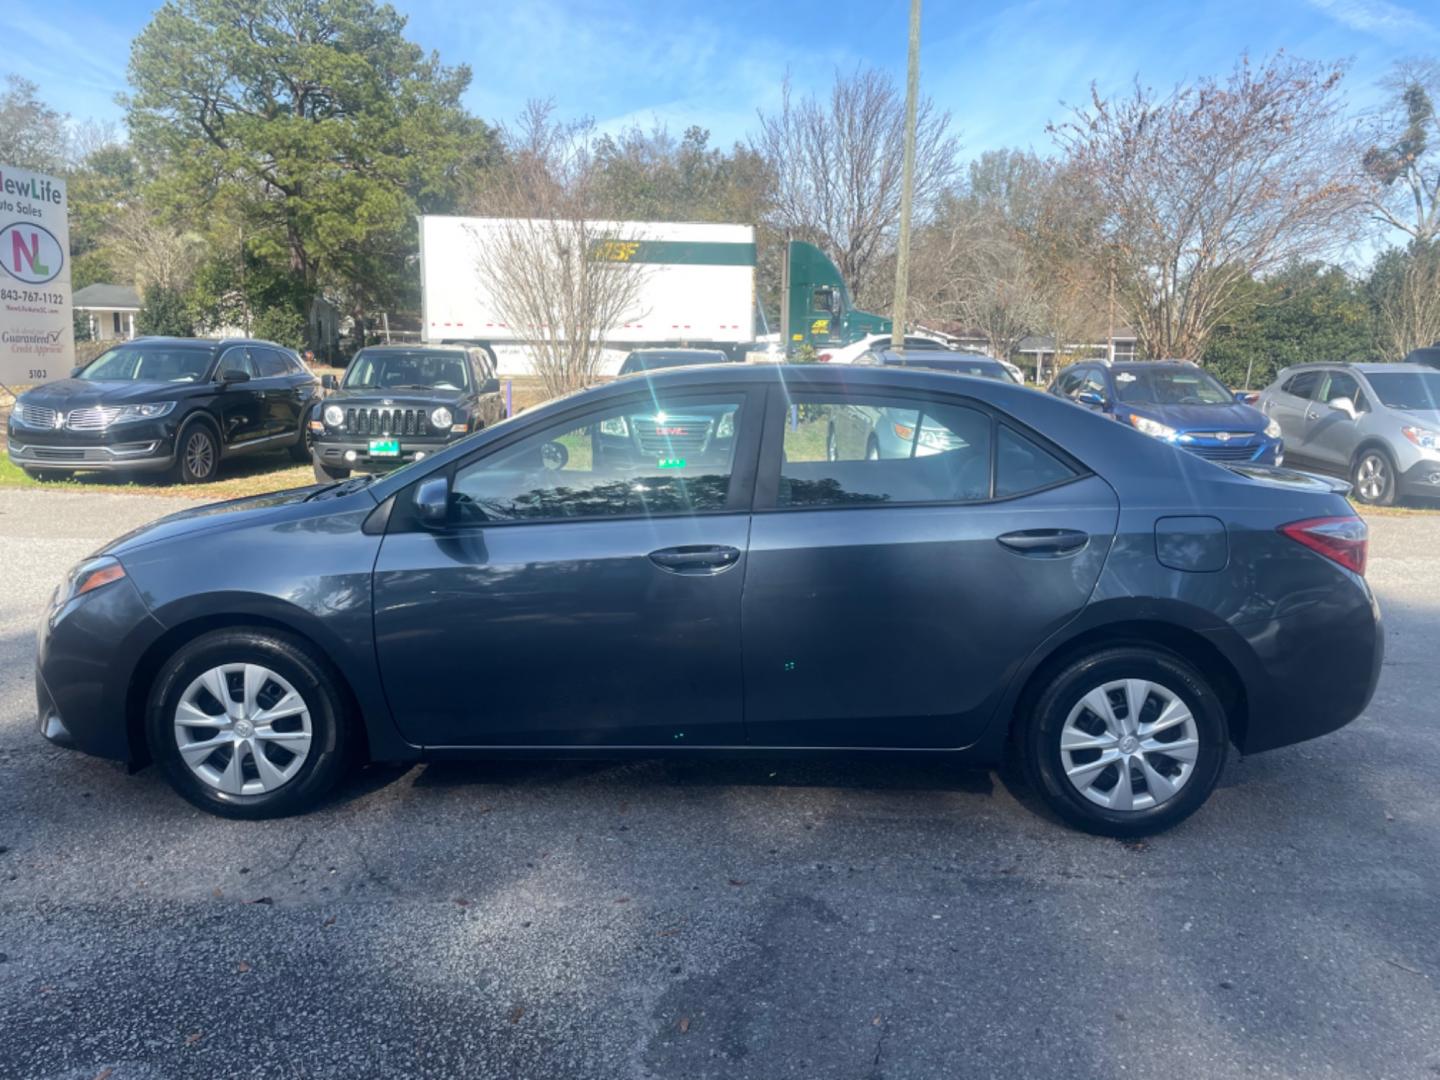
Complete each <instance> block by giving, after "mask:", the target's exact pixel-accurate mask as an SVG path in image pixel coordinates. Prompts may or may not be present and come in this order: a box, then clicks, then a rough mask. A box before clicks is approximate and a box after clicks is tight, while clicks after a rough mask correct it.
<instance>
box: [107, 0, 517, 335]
mask: <svg viewBox="0 0 1440 1080" xmlns="http://www.w3.org/2000/svg"><path fill="white" fill-rule="evenodd" d="M404 29H405V19H404V17H402V16H401V15H399V14H398V13H397V12H396V11H395V9H394V8H392V7H390V6H389V5H385V4H377V3H375V2H373V0H167V3H166V4H165V5H164V6H163V7H162V8H160V10H159V11H158V12H156V14H155V16H154V18H153V19H152V20H151V22H150V24H149V25H148V26H147V27H146V28H145V29H144V30H143V31H142V32H141V33H140V35H139V36H138V37H137V38H136V39H135V41H134V44H133V45H132V48H131V57H130V68H129V77H130V82H131V85H132V86H133V87H134V94H133V96H132V97H130V98H129V99H128V102H127V104H128V108H129V114H128V123H129V125H130V130H131V132H132V136H133V138H134V141H135V144H136V147H137V150H138V151H139V152H140V153H142V154H144V155H146V156H148V157H153V158H155V159H157V160H159V161H160V162H161V163H163V173H162V174H161V175H160V177H159V178H158V179H157V183H156V185H155V194H156V196H157V198H158V199H159V200H160V201H161V202H162V203H163V204H164V205H166V206H168V207H170V208H173V209H177V210H182V211H183V212H184V213H185V215H186V216H187V217H188V218H190V219H194V220H203V219H206V218H210V219H211V220H214V219H215V218H216V217H219V219H220V220H223V221H224V222H225V223H226V224H227V225H228V226H234V225H236V224H238V223H243V224H244V226H245V238H244V244H245V250H246V253H247V254H248V255H250V256H254V257H256V258H259V259H260V260H262V261H265V262H269V263H278V264H280V265H283V266H286V267H288V270H289V272H290V273H291V274H292V275H293V276H294V277H295V278H296V279H297V280H298V282H299V283H300V286H301V288H303V289H304V290H305V291H306V292H307V293H311V294H313V293H314V292H315V291H316V290H317V289H318V288H320V287H321V286H325V285H329V286H331V287H334V288H335V289H337V290H338V291H342V292H344V293H345V294H346V296H347V299H348V301H349V303H350V305H351V307H352V312H353V313H354V314H356V315H363V313H364V312H365V310H366V309H367V308H368V307H369V306H370V305H372V304H376V303H392V302H394V301H395V299H396V298H397V297H408V296H413V288H414V287H413V285H411V284H410V280H411V279H412V278H413V276H414V275H413V270H412V269H411V268H410V267H409V266H407V264H406V256H407V255H408V254H409V253H410V252H412V251H413V249H414V246H415V239H414V233H415V224H414V215H415V214H417V213H424V212H434V211H442V210H446V209H449V208H451V207H453V206H454V205H455V203H456V200H457V198H458V197H459V196H460V195H461V194H462V193H463V191H464V190H465V188H466V186H467V185H468V184H469V183H470V182H471V180H472V177H473V174H474V172H475V170H476V168H477V167H478V166H480V165H483V164H485V163H486V162H487V161H488V160H489V159H490V157H491V154H492V139H491V135H490V132H489V130H488V129H487V128H486V127H485V126H484V125H483V124H481V123H480V122H478V121H476V120H475V119H473V118H472V117H470V116H469V115H468V114H467V113H466V111H465V110H464V108H463V107H462V106H461V103H460V98H461V95H462V94H463V93H464V91H465V89H466V87H467V86H468V85H469V82H470V71H469V69H468V68H467V67H464V66H459V67H454V68H448V67H444V66H442V65H441V63H440V62H439V60H438V58H437V57H436V56H435V55H434V54H426V53H425V52H424V51H423V50H421V49H420V47H419V46H417V45H415V44H413V43H411V42H410V41H407V40H406V38H405V36H404Z"/></svg>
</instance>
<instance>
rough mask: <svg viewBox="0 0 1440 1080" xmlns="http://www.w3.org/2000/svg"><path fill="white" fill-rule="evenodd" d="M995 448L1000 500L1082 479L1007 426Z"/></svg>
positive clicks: (1066, 465) (1003, 426)
mask: <svg viewBox="0 0 1440 1080" xmlns="http://www.w3.org/2000/svg"><path fill="white" fill-rule="evenodd" d="M995 445H996V451H997V452H996V458H995V497H996V498H997V499H1001V498H1006V497H1008V496H1012V495H1024V494H1025V493H1026V492H1030V491H1039V490H1040V489H1042V488H1048V487H1054V486H1055V485H1056V484H1063V483H1064V482H1065V481H1067V480H1073V479H1075V477H1076V476H1078V475H1079V473H1077V472H1076V471H1075V469H1074V468H1072V467H1071V466H1070V465H1069V464H1068V463H1066V462H1065V461H1062V460H1061V459H1060V458H1059V457H1057V456H1056V455H1055V454H1053V453H1051V452H1050V451H1049V450H1046V449H1045V448H1044V447H1043V446H1041V445H1040V444H1039V443H1038V442H1036V441H1035V440H1034V439H1031V438H1028V437H1026V436H1024V435H1022V434H1020V432H1018V431H1016V430H1015V429H1014V428H1012V427H1010V426H1009V425H1008V424H1002V425H1000V433H999V435H998V437H997V438H996V440H995Z"/></svg>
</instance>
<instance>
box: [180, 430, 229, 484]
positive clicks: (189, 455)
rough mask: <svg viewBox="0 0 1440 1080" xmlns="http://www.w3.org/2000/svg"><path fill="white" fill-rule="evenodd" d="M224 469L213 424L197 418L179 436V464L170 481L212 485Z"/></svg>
mask: <svg viewBox="0 0 1440 1080" xmlns="http://www.w3.org/2000/svg"><path fill="white" fill-rule="evenodd" d="M219 471H220V440H219V439H217V438H216V437H215V430H214V429H213V428H212V427H210V425H209V424H206V423H203V422H201V421H198V420H197V421H193V422H192V423H190V424H187V425H186V426H185V427H184V428H182V429H181V430H180V434H179V436H177V437H176V439H175V464H174V465H172V466H171V467H170V480H171V482H172V483H176V484H208V483H209V482H210V481H211V480H214V479H215V476H216V474H217V473H218V472H219Z"/></svg>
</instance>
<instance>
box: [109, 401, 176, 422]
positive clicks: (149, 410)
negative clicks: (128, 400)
mask: <svg viewBox="0 0 1440 1080" xmlns="http://www.w3.org/2000/svg"><path fill="white" fill-rule="evenodd" d="M174 408H175V402H173V401H153V402H150V403H148V404H145V405H121V406H119V407H118V408H115V409H113V410H106V415H107V416H108V417H109V420H110V423H112V424H128V423H131V422H132V421H135V420H154V419H155V418H156V417H159V416H164V415H165V414H166V413H168V412H170V411H171V410H173V409H174Z"/></svg>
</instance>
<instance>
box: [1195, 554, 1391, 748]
mask: <svg viewBox="0 0 1440 1080" xmlns="http://www.w3.org/2000/svg"><path fill="white" fill-rule="evenodd" d="M1347 576H1348V575H1347ZM1352 584H1353V587H1352V588H1345V589H1332V590H1327V591H1326V592H1325V593H1323V594H1320V595H1317V596H1316V598H1315V599H1314V600H1313V601H1312V602H1310V603H1309V604H1307V605H1306V606H1305V607H1304V609H1303V610H1301V611H1295V612H1292V613H1290V614H1287V615H1284V616H1282V617H1279V618H1272V619H1265V620H1261V621H1259V622H1254V623H1248V624H1243V625H1240V626H1236V627H1233V628H1230V629H1226V630H1217V631H1208V632H1206V636H1207V637H1208V638H1209V639H1210V640H1211V642H1212V643H1213V644H1214V645H1215V647H1216V648H1217V649H1218V650H1219V651H1220V652H1222V653H1223V654H1225V655H1226V657H1227V658H1228V659H1229V660H1230V662H1231V663H1232V664H1233V665H1234V667H1235V669H1236V670H1237V671H1238V672H1239V673H1240V676H1241V679H1242V681H1243V682H1244V685H1245V696H1246V703H1247V706H1248V708H1247V710H1246V712H1247V716H1246V718H1245V722H1244V724H1243V725H1242V730H1240V731H1238V732H1236V733H1235V734H1236V735H1237V738H1236V745H1237V746H1238V747H1239V749H1240V751H1241V752H1242V753H1246V754H1253V753H1257V752H1259V751H1262V750H1273V749H1275V748H1276V747H1280V746H1289V745H1291V744H1292V743H1298V742H1304V741H1305V740H1306V739H1313V738H1316V737H1317V736H1320V735H1326V734H1329V733H1330V732H1332V731H1336V730H1338V729H1339V728H1342V727H1344V726H1345V725H1346V724H1348V723H1350V721H1352V720H1354V719H1356V718H1357V717H1358V716H1359V715H1360V714H1361V713H1363V712H1364V711H1365V708H1366V706H1368V705H1369V704H1370V698H1371V696H1372V695H1373V694H1374V693H1375V684H1376V683H1377V682H1378V681H1379V678H1380V665H1381V662H1382V660H1383V659H1384V656H1385V631H1384V625H1383V623H1382V622H1381V618H1380V608H1379V605H1378V604H1377V603H1376V602H1375V597H1374V595H1373V594H1372V593H1371V592H1370V589H1369V587H1368V586H1366V585H1365V584H1364V583H1363V581H1361V579H1360V578H1358V577H1352Z"/></svg>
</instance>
